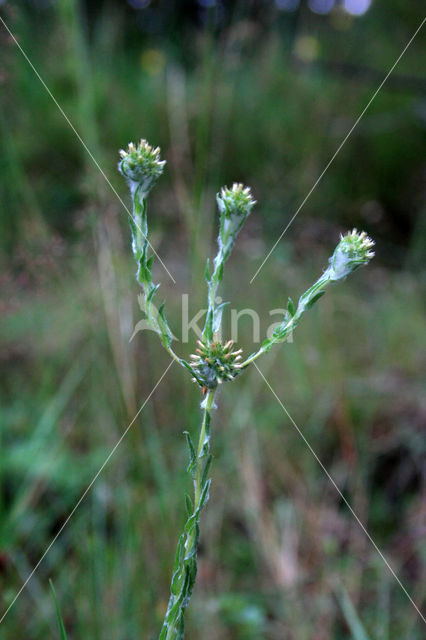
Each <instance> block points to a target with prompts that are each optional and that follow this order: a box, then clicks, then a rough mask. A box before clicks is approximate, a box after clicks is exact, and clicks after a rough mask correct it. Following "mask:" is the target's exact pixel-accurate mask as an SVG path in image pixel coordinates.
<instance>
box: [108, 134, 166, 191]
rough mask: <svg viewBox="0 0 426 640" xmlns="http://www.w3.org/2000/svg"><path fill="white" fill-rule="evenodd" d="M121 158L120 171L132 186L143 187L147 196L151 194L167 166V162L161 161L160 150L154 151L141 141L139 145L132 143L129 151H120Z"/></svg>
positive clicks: (145, 142)
mask: <svg viewBox="0 0 426 640" xmlns="http://www.w3.org/2000/svg"><path fill="white" fill-rule="evenodd" d="M120 156H121V160H120V162H119V164H118V169H119V171H120V173H122V174H123V176H124V177H125V178H127V179H128V181H129V183H130V186H131V187H133V188H136V187H138V186H141V188H142V191H143V192H144V193H145V194H147V193H149V191H151V189H152V187H153V186H154V184H155V183H156V182H157V180H158V178H159V177H160V176H161V174H162V173H163V168H164V165H165V164H166V161H165V160H160V148H159V147H156V148H155V149H154V148H153V147H151V145H149V144H148V142H147V141H146V140H141V141H140V142H139V144H138V145H135V144H134V143H133V142H130V144H129V146H128V148H127V151H124V150H123V149H121V150H120Z"/></svg>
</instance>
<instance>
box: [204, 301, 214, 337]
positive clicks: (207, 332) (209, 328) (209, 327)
mask: <svg viewBox="0 0 426 640" xmlns="http://www.w3.org/2000/svg"><path fill="white" fill-rule="evenodd" d="M203 337H205V339H206V340H207V342H211V341H212V340H213V311H212V310H211V309H209V311H208V312H207V317H206V325H205V327H204V331H203Z"/></svg>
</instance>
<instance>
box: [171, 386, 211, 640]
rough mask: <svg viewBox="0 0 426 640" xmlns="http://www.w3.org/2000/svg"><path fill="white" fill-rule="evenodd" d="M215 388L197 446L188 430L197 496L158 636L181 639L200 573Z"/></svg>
mask: <svg viewBox="0 0 426 640" xmlns="http://www.w3.org/2000/svg"><path fill="white" fill-rule="evenodd" d="M215 392H216V389H211V390H209V391H208V392H207V394H206V398H205V401H204V403H203V410H204V413H203V419H202V422H201V428H200V434H199V437H198V445H197V449H196V450H195V449H194V446H193V444H192V441H191V437H190V435H189V433H187V432H185V435H186V437H187V440H188V445H189V451H190V463H189V466H188V470H189V471H190V472H191V474H192V478H193V484H194V499H193V501H192V500H191V498H190V497H189V496H186V508H187V514H188V518H187V521H186V523H185V527H184V530H183V533H182V534H181V536H180V538H179V542H178V546H177V550H176V558H175V565H174V569H173V576H172V581H171V586H170V599H169V604H168V607H167V612H166V616H165V618H164V623H163V627H162V629H161V633H160V636H159V640H182V638H183V635H184V614H185V609H186V607H187V605H188V603H189V600H190V598H191V595H192V591H193V588H194V584H195V578H196V575H197V549H198V540H199V536H200V515H201V511H202V509H203V507H204V505H205V504H206V502H207V500H208V498H209V487H210V480H209V479H208V477H207V476H208V472H209V468H210V463H211V455H210V411H211V409H212V406H213V400H214V396H215Z"/></svg>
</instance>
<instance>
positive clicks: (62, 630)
mask: <svg viewBox="0 0 426 640" xmlns="http://www.w3.org/2000/svg"><path fill="white" fill-rule="evenodd" d="M49 584H50V588H51V590H52V594H53V599H54V601H55V608H56V616H57V618H58V625H59V633H60V636H61V640H67V632H66V630H65V625H64V621H63V620H62V616H61V610H60V608H59V604H58V599H57V597H56V593H55V588H54V586H53V582H52V580H49Z"/></svg>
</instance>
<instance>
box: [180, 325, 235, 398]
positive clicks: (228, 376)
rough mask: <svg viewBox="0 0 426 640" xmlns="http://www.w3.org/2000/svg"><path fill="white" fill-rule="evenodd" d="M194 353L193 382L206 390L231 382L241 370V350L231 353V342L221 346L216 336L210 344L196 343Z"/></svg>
mask: <svg viewBox="0 0 426 640" xmlns="http://www.w3.org/2000/svg"><path fill="white" fill-rule="evenodd" d="M197 344H198V346H199V348H198V349H196V353H194V354H192V355H191V367H192V368H193V369H194V371H195V372H196V373H197V377H198V379H197V378H194V381H196V382H199V384H202V386H203V387H207V388H208V389H215V388H216V387H217V385H218V384H222V382H227V381H229V380H233V379H234V378H235V377H236V376H237V375H238V374H239V373H240V370H241V365H240V364H239V363H238V361H239V360H241V353H242V349H238V351H233V345H234V341H233V340H228V342H227V343H226V344H224V345H223V344H222V343H221V342H220V341H219V340H217V338H216V336H215V337H214V339H213V341H212V342H210V343H205V342H201V340H198V341H197Z"/></svg>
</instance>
